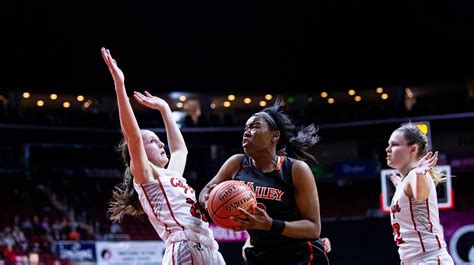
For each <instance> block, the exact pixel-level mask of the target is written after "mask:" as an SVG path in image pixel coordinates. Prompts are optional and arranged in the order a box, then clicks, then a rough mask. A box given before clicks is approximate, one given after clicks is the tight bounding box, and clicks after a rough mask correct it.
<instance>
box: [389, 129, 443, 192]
mask: <svg viewBox="0 0 474 265" xmlns="http://www.w3.org/2000/svg"><path fill="white" fill-rule="evenodd" d="M395 131H401V132H402V133H403V136H404V137H405V140H406V141H407V144H408V145H414V144H416V145H418V153H417V154H416V159H417V160H419V159H420V158H422V157H423V156H425V155H426V154H428V152H429V151H430V150H429V142H428V137H427V136H426V135H425V134H424V133H423V132H422V131H421V130H420V129H419V128H418V127H417V126H416V125H414V124H412V123H409V124H405V125H402V126H401V127H399V128H398V129H396V130H395ZM430 175H431V178H432V179H433V181H434V182H435V183H439V182H443V181H444V180H445V178H444V175H443V174H441V173H440V172H438V171H436V170H434V169H431V170H430Z"/></svg>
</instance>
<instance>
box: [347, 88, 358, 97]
mask: <svg viewBox="0 0 474 265" xmlns="http://www.w3.org/2000/svg"><path fill="white" fill-rule="evenodd" d="M355 93H356V92H355V90H354V89H350V90H349V91H347V94H349V96H354V95H355Z"/></svg>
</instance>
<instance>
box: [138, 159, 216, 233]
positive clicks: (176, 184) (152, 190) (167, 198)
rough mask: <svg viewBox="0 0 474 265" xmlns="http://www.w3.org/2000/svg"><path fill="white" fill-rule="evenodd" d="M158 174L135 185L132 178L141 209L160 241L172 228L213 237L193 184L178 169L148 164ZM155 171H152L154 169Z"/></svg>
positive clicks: (173, 230) (172, 230)
mask: <svg viewBox="0 0 474 265" xmlns="http://www.w3.org/2000/svg"><path fill="white" fill-rule="evenodd" d="M152 169H153V170H157V171H158V175H159V177H158V178H157V179H154V180H153V181H151V182H149V183H146V184H142V185H139V184H137V183H135V182H134V188H135V190H136V191H137V193H138V197H139V200H140V203H141V205H142V207H143V210H144V211H145V213H146V214H147V216H148V219H149V220H150V222H151V224H152V225H153V227H154V228H155V230H156V232H157V233H158V235H159V236H160V238H161V239H162V240H163V241H166V240H167V239H168V237H169V236H170V235H171V233H173V232H178V231H185V230H188V231H189V230H191V231H192V232H195V233H197V234H198V235H202V236H204V237H206V238H209V239H211V240H212V241H214V237H213V235H212V231H211V230H210V229H209V224H208V222H207V221H205V218H206V217H205V215H204V213H203V212H201V208H200V206H199V204H198V202H197V200H196V194H195V191H194V189H193V188H191V187H190V186H189V185H188V184H186V179H185V178H183V177H182V176H180V175H179V174H178V173H176V172H174V171H171V170H167V169H161V168H156V167H152ZM154 173H155V174H156V172H154Z"/></svg>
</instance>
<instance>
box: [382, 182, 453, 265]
mask: <svg viewBox="0 0 474 265" xmlns="http://www.w3.org/2000/svg"><path fill="white" fill-rule="evenodd" d="M408 177H416V176H413V175H412V174H410V175H408V176H407V177H406V178H404V179H403V181H402V182H401V183H400V184H399V185H398V186H397V189H396V191H395V194H394V195H393V198H392V204H391V210H390V218H391V222H392V232H393V235H394V239H395V242H396V243H397V245H398V246H399V249H398V252H399V254H400V259H401V260H402V261H405V262H406V261H410V260H413V259H415V258H419V257H421V256H424V255H429V254H430V253H433V252H436V251H441V250H443V249H445V248H446V243H445V242H444V236H443V230H442V228H441V225H440V222H439V212H438V200H437V196H436V187H435V185H434V182H433V181H431V184H430V186H431V187H430V193H429V196H428V199H426V201H424V202H421V203H418V202H416V201H415V200H414V199H413V198H409V197H408V196H407V195H406V194H405V187H406V186H407V184H408V181H407V178H408Z"/></svg>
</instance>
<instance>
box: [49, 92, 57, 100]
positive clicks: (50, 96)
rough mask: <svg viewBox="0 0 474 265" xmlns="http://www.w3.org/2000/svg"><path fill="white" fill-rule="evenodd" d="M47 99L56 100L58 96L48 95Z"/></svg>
mask: <svg viewBox="0 0 474 265" xmlns="http://www.w3.org/2000/svg"><path fill="white" fill-rule="evenodd" d="M49 98H50V99H52V100H56V99H58V95H57V94H54V93H53V94H51V95H49Z"/></svg>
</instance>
